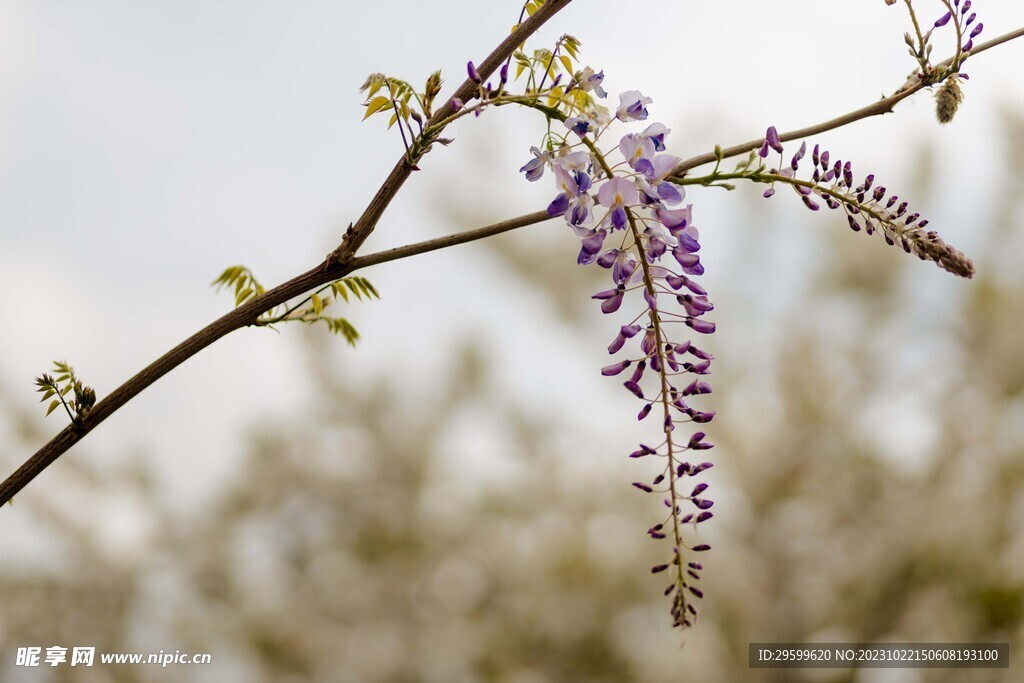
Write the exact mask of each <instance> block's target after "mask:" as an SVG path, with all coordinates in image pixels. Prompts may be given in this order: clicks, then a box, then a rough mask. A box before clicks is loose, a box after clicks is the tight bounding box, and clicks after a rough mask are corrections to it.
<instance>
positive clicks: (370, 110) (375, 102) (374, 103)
mask: <svg viewBox="0 0 1024 683" xmlns="http://www.w3.org/2000/svg"><path fill="white" fill-rule="evenodd" d="M389 104H391V100H389V99H388V98H386V97H383V96H381V97H374V98H373V99H372V100H370V101H369V102H368V103H367V104H366V113H365V114H363V121H365V120H366V119H368V118H370V117H371V116H373V115H374V114H376V113H377V112H379V111H380V110H381V109H383V108H384V107H387V106H388V105H389Z"/></svg>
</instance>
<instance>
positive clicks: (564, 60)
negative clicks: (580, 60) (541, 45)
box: [558, 48, 572, 74]
mask: <svg viewBox="0 0 1024 683" xmlns="http://www.w3.org/2000/svg"><path fill="white" fill-rule="evenodd" d="M567 49H568V48H567ZM558 61H560V62H562V66H564V67H565V72H566V73H567V74H571V73H572V60H570V59H569V58H568V57H566V56H565V55H559V56H558Z"/></svg>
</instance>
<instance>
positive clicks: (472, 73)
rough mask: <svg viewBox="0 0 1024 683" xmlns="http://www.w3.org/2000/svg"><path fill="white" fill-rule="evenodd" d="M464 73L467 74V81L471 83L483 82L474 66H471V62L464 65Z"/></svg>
mask: <svg viewBox="0 0 1024 683" xmlns="http://www.w3.org/2000/svg"><path fill="white" fill-rule="evenodd" d="M466 73H468V74H469V80H471V81H473V82H474V83H477V84H479V83H481V82H482V81H483V80H484V79H482V78H480V72H479V71H477V70H476V67H475V66H473V62H467V63H466Z"/></svg>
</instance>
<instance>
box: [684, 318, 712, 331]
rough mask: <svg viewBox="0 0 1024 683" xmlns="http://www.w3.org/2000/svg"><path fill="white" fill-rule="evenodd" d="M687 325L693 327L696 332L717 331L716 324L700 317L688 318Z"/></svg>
mask: <svg viewBox="0 0 1024 683" xmlns="http://www.w3.org/2000/svg"><path fill="white" fill-rule="evenodd" d="M686 326H687V327H689V328H691V329H692V330H693V331H694V332H699V333H701V334H712V333H714V331H715V324H714V323H712V322H708V321H707V320H700V319H699V318H693V317H690V318H687V319H686Z"/></svg>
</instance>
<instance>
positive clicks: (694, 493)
mask: <svg viewBox="0 0 1024 683" xmlns="http://www.w3.org/2000/svg"><path fill="white" fill-rule="evenodd" d="M701 438H704V437H703V435H701ZM707 490H708V485H707V484H705V483H704V482H701V483H700V484H697V485H696V486H694V487H693V491H691V492H690V497H691V498H693V497H694V496H699V495H700V494H702V493H704V492H705V491H707Z"/></svg>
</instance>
